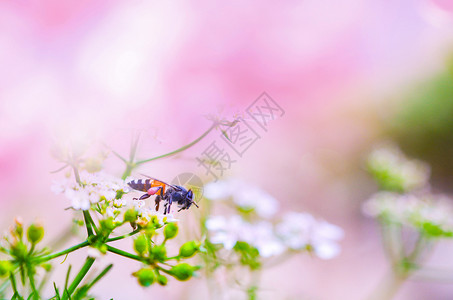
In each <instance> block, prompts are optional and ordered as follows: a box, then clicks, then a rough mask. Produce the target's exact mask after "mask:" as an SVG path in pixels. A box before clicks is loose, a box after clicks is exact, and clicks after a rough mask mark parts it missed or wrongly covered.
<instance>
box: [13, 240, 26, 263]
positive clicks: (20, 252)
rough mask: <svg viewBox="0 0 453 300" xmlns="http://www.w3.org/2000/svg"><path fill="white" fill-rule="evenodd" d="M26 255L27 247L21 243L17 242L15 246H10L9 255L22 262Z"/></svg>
mask: <svg viewBox="0 0 453 300" xmlns="http://www.w3.org/2000/svg"><path fill="white" fill-rule="evenodd" d="M27 253H28V250H27V246H25V244H24V243H23V242H18V243H17V244H15V245H12V246H11V254H12V256H14V257H16V258H17V259H18V260H24V259H25V257H26V256H27Z"/></svg>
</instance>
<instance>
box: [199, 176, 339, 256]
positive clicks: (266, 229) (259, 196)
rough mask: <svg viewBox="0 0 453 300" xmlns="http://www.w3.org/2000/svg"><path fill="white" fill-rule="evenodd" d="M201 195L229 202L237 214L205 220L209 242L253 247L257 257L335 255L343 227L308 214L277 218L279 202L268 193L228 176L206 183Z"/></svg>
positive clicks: (285, 214) (291, 213) (227, 246)
mask: <svg viewBox="0 0 453 300" xmlns="http://www.w3.org/2000/svg"><path fill="white" fill-rule="evenodd" d="M204 195H205V197H206V198H208V199H210V200H211V201H215V202H223V203H229V204H230V205H232V206H233V207H234V208H235V209H236V210H237V211H238V212H239V214H234V215H231V216H223V215H217V216H210V217H209V218H208V219H207V221H206V228H207V229H208V230H209V234H210V242H211V243H213V244H222V245H223V247H224V248H225V249H227V250H231V249H233V247H234V246H235V244H236V243H237V242H238V241H241V242H247V243H248V244H250V245H251V246H253V247H255V248H256V249H257V250H258V252H259V254H260V256H262V257H271V256H277V255H281V254H283V253H284V252H287V251H291V250H296V251H303V250H305V251H310V252H313V253H314V254H315V255H317V256H318V257H320V258H322V259H330V258H333V257H335V256H336V255H338V253H339V252H340V246H339V244H338V241H339V240H341V239H342V238H343V230H342V229H341V228H340V227H338V226H335V225H333V224H330V223H328V222H326V221H324V220H317V219H316V218H314V217H313V216H312V215H310V214H308V213H301V212H287V213H284V214H283V215H282V216H281V217H280V218H276V215H277V213H278V209H279V205H278V201H277V200H276V199H275V198H274V197H272V196H271V195H270V194H268V193H267V192H265V191H263V190H261V189H259V188H258V187H254V186H253V185H250V184H246V183H244V182H242V181H238V180H234V179H230V180H222V181H217V182H213V183H210V184H208V185H206V187H205V192H204Z"/></svg>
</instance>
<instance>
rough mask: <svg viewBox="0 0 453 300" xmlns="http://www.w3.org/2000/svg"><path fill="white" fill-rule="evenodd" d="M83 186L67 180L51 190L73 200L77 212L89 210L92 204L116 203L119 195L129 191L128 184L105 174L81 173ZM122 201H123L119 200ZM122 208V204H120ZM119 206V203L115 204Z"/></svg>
mask: <svg viewBox="0 0 453 300" xmlns="http://www.w3.org/2000/svg"><path fill="white" fill-rule="evenodd" d="M80 181H81V184H78V183H76V182H75V180H70V179H69V178H65V179H63V180H61V181H59V182H55V183H54V184H53V185H52V186H51V189H52V191H53V192H55V193H63V194H64V195H65V196H66V198H68V199H69V200H71V206H72V208H74V209H76V210H87V209H89V208H90V206H91V204H95V203H98V202H99V201H103V200H106V201H109V202H111V201H116V200H117V199H116V197H117V195H118V193H121V194H120V195H122V193H126V192H127V191H128V188H127V185H126V183H125V182H124V181H123V180H121V179H118V178H115V177H113V176H110V175H108V174H105V173H104V172H97V173H89V172H87V171H81V172H80ZM118 201H121V200H118ZM119 203H120V204H121V206H122V205H123V204H122V202H119ZM115 204H116V205H117V206H118V205H119V204H118V202H117V203H115Z"/></svg>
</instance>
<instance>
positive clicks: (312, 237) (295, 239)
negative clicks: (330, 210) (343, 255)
mask: <svg viewBox="0 0 453 300" xmlns="http://www.w3.org/2000/svg"><path fill="white" fill-rule="evenodd" d="M276 231H277V234H278V235H279V236H280V237H281V238H282V240H283V241H284V243H285V244H286V245H287V246H288V247H289V248H291V249H294V250H302V249H306V248H311V249H313V251H314V253H315V254H316V255H317V256H318V257H319V258H321V259H331V258H333V257H335V256H336V255H338V253H339V252H340V246H339V244H338V241H339V240H341V239H342V238H343V236H344V232H343V230H342V229H341V228H340V227H338V226H336V225H333V224H330V223H328V222H326V221H323V220H316V219H315V218H314V217H313V216H311V215H310V214H307V213H296V212H290V213H287V214H286V215H285V217H284V218H283V220H282V221H281V222H280V223H279V224H277V228H276Z"/></svg>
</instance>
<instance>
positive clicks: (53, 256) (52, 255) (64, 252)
mask: <svg viewBox="0 0 453 300" xmlns="http://www.w3.org/2000/svg"><path fill="white" fill-rule="evenodd" d="M89 244H90V243H88V241H85V242H83V243H80V244H77V245H75V246H72V247H71V248H68V249H65V250H63V251H60V252H57V253H53V254H49V255H44V256H40V257H37V260H38V261H39V262H45V261H48V260H51V259H54V258H57V257H60V256H62V255H65V254H68V253H71V252H73V251H75V250H78V249H80V248H83V247H86V246H88V245H89Z"/></svg>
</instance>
